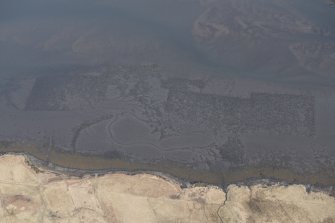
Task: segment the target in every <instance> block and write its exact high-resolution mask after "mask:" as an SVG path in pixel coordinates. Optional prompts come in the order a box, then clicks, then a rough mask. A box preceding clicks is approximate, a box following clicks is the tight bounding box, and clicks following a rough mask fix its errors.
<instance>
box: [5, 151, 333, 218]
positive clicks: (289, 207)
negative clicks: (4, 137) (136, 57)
mask: <svg viewBox="0 0 335 223" xmlns="http://www.w3.org/2000/svg"><path fill="white" fill-rule="evenodd" d="M0 191H1V198H0V199H1V205H0V222H27V223H29V222H34V223H35V222H95V223H100V222H101V223H102V222H106V223H107V222H115V223H118V222H123V223H131V222H134V223H135V222H136V223H140V222H143V223H144V222H145V223H150V222H199V223H200V222H201V223H202V222H208V223H211V222H213V223H214V222H215V223H219V222H313V223H314V222H315V223H326V222H333V221H334V220H335V212H334V210H335V198H334V197H332V196H329V195H328V194H326V193H324V192H313V191H312V192H307V191H306V187H305V186H303V185H290V186H283V185H280V184H274V185H268V186H266V185H262V184H257V185H253V186H249V187H248V186H237V185H230V186H229V187H228V188H227V191H224V190H222V189H220V188H219V187H214V186H195V185H191V186H189V187H186V188H182V187H181V185H180V184H178V183H177V182H175V181H173V180H170V179H168V178H163V177H158V176H155V175H150V174H135V175H127V174H122V173H114V174H105V175H100V176H98V175H95V176H89V175H86V176H83V177H80V178H79V177H71V176H68V175H66V174H61V173H57V172H51V171H48V170H45V169H41V168H37V167H34V166H32V165H31V164H30V163H28V162H27V160H26V158H25V157H24V156H22V155H3V156H1V157H0Z"/></svg>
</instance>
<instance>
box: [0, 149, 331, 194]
mask: <svg viewBox="0 0 335 223" xmlns="http://www.w3.org/2000/svg"><path fill="white" fill-rule="evenodd" d="M6 155H12V156H23V157H25V161H26V163H27V164H28V165H29V166H30V167H31V168H32V169H35V170H37V171H42V172H44V171H47V172H50V173H53V174H56V175H66V176H68V177H78V178H86V177H100V176H105V175H109V174H124V175H127V176H135V175H141V174H148V175H152V176H155V177H159V178H161V179H163V180H165V181H167V182H170V183H173V184H177V185H179V186H180V187H181V188H193V187H209V188H212V187H213V188H219V189H221V190H223V191H224V192H225V193H227V191H228V188H229V186H231V185H236V186H238V187H248V188H250V187H252V186H257V185H262V186H266V187H271V186H285V187H287V186H294V185H297V186H298V185H302V186H304V187H305V189H306V192H307V193H311V192H322V193H325V194H327V195H329V196H331V197H335V186H334V185H327V186H324V185H313V184H303V183H295V182H288V181H284V180H278V179H275V178H249V179H246V180H243V181H238V182H233V183H230V184H226V185H216V184H211V183H207V182H191V181H188V180H186V179H181V178H178V177H175V176H173V175H171V174H169V173H164V172H159V171H150V170H132V171H130V170H118V169H104V170H82V169H73V168H67V167H62V166H58V165H55V164H53V163H50V162H49V163H48V165H45V163H44V162H45V161H43V160H40V159H38V158H36V157H34V156H33V155H30V154H25V153H4V154H1V155H0V157H2V156H6Z"/></svg>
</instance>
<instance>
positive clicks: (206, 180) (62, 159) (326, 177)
mask: <svg viewBox="0 0 335 223" xmlns="http://www.w3.org/2000/svg"><path fill="white" fill-rule="evenodd" d="M0 154H14V155H17V154H21V155H24V156H26V157H28V159H29V161H30V163H31V164H32V165H33V166H39V167H42V169H47V170H51V171H55V172H59V173H63V174H64V173H65V174H68V175H72V176H77V177H81V176H84V175H103V174H107V173H126V174H128V175H134V174H139V173H149V174H153V175H156V176H161V177H162V178H168V179H172V180H173V181H175V182H178V184H179V185H181V186H187V185H190V184H199V185H215V186H219V187H220V188H223V189H225V188H227V187H228V186H229V185H231V184H241V185H253V184H254V182H263V183H265V184H269V183H270V184H271V183H282V184H284V185H294V184H301V185H306V186H307V187H308V188H315V189H316V190H319V189H321V190H322V191H330V193H332V194H333V195H335V189H334V186H335V175H334V173H333V172H332V171H329V172H326V171H320V172H317V173H305V174H301V173H297V172H294V171H293V170H290V169H284V168H282V169H279V168H278V169H273V168H271V167H266V166H260V167H259V166H258V167H257V166H256V167H253V166H250V167H244V168H240V169H229V170H223V171H221V172H213V171H210V170H207V171H206V170H195V169H191V168H187V167H183V166H177V165H174V164H171V165H167V164H148V163H139V162H132V161H126V160H121V159H112V158H108V157H103V156H98V155H85V154H78V153H77V154H75V153H71V152H65V151H55V150H51V151H50V152H49V154H46V153H45V152H43V150H41V149H39V148H38V147H36V146H35V145H32V144H26V145H23V144H22V143H13V144H9V145H7V146H6V147H5V146H2V147H0Z"/></svg>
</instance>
